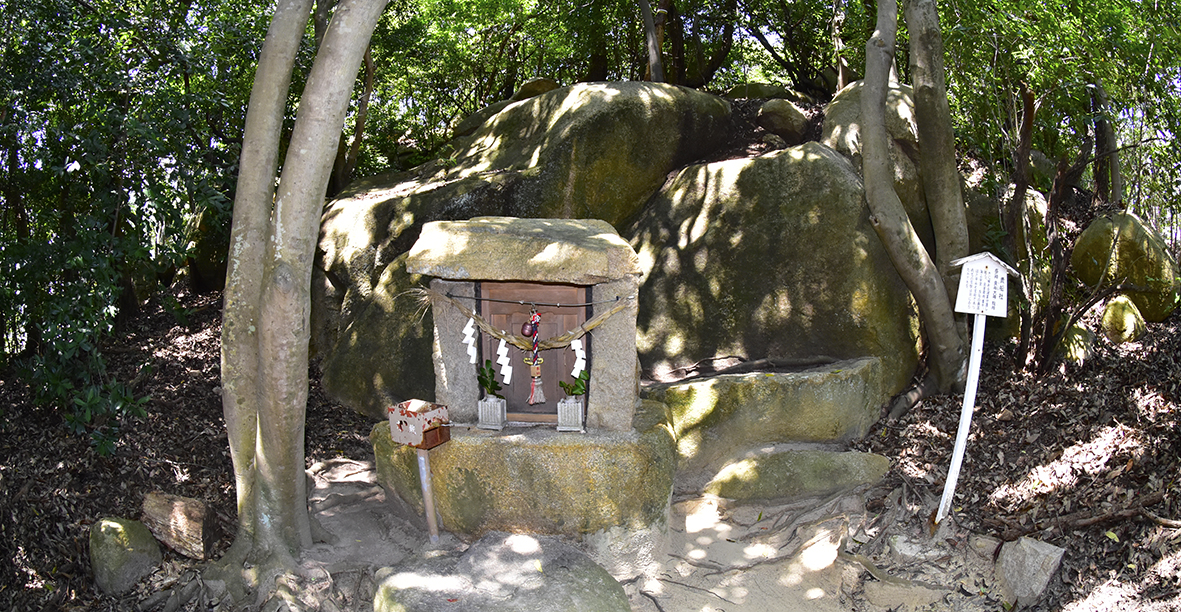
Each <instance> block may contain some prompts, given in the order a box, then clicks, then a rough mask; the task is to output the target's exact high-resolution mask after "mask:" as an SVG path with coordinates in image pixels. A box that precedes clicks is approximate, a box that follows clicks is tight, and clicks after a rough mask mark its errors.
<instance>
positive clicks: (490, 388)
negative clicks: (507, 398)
mask: <svg viewBox="0 0 1181 612" xmlns="http://www.w3.org/2000/svg"><path fill="white" fill-rule="evenodd" d="M476 380H478V381H480V388H481V389H483V390H484V397H499V398H501V399H504V396H503V395H501V394H499V393H497V391H500V389H501V386H500V383H498V382H496V370H494V369H492V360H491V359H485V360H484V365H483V366H481V367H480V369H479V370H478V371H477V373H476Z"/></svg>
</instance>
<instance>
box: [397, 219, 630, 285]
mask: <svg viewBox="0 0 1181 612" xmlns="http://www.w3.org/2000/svg"><path fill="white" fill-rule="evenodd" d="M406 270H407V271H408V272H410V273H411V274H426V275H428V276H434V277H438V278H443V279H447V280H473V281H474V280H488V281H496V280H503V281H526V282H534V283H567V284H572V285H594V284H599V283H604V282H609V281H612V280H618V279H621V278H625V277H627V276H632V275H635V276H638V275H639V274H640V265H639V258H638V257H637V256H636V252H635V251H634V250H632V248H631V246H630V245H629V244H628V243H627V242H626V241H624V239H623V238H621V237H620V236H619V234H618V233H617V232H616V231H615V228H613V227H611V225H610V224H609V223H607V222H606V221H600V220H598V219H519V218H516V217H476V218H474V219H470V220H467V221H433V222H431V223H427V224H426V225H424V226H423V228H422V234H421V235H420V236H419V238H418V241H417V242H415V243H414V247H413V248H412V249H410V254H409V256H408V257H407V259H406Z"/></svg>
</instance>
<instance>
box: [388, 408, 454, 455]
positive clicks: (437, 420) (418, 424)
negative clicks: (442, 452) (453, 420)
mask: <svg viewBox="0 0 1181 612" xmlns="http://www.w3.org/2000/svg"><path fill="white" fill-rule="evenodd" d="M387 412H388V413H389V415H390V438H392V439H393V440H394V442H397V443H399V444H405V445H407V446H413V447H415V448H421V449H424V450H427V449H432V448H434V447H436V446H438V445H440V444H442V443H444V442H446V441H448V440H450V439H451V428H450V427H448V426H447V423H448V417H447V407H446V406H444V405H442V404H432V403H430V402H425V401H423V400H409V401H405V402H402V403H400V404H398V405H396V406H392V407H391V408H389V409H388V410H387Z"/></svg>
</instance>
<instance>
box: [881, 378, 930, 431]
mask: <svg viewBox="0 0 1181 612" xmlns="http://www.w3.org/2000/svg"><path fill="white" fill-rule="evenodd" d="M938 390H939V385H938V383H937V381H936V380H935V376H934V375H933V374H931V373H930V372H928V373H927V375H926V376H924V377H923V379H922V380H920V381H919V382H918V383H917V384H915V385H914V386H912V387H911V388H909V389H907V390H906V391H904V392H902V393H900V394H898V396H897V397H895V398H894V402H893V403H892V404H891V405H890V416H889V417H888V418H889V420H891V421H894V420H897V419H900V418H902V416H903V415H905V414H906V413H907V412H909V411H910V409H911V408H914V406H915V404H917V403H919V402H921V401H922V400H923V398H924V397H930V396H932V395H934V394H935V393H936V392H937V391H938Z"/></svg>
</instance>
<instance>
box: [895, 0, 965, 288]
mask: <svg viewBox="0 0 1181 612" xmlns="http://www.w3.org/2000/svg"><path fill="white" fill-rule="evenodd" d="M906 24H907V27H908V28H909V29H910V61H911V78H912V81H913V85H914V112H915V116H916V117H918V122H917V123H918V136H919V170H920V172H921V173H922V176H923V191H924V192H925V193H926V196H927V210H928V211H930V214H931V225H932V227H933V228H934V230H935V267H936V268H937V269H938V270H939V275H940V276H941V277H942V278H943V279H944V281H945V285H946V288H947V295H948V299H950V300H951V302H952V303H953V304H954V303H955V294H956V290H957V289H958V287H959V283H958V279H959V273H958V271H953V270H952V268H951V262H952V261H954V260H956V259H959V258H961V257H964V256H966V255H968V220H967V215H966V213H965V212H964V196H963V191H961V189H960V180H961V179H960V172H959V169H957V168H956V163H955V132H954V130H953V129H952V127H951V108H950V107H949V106H948V103H947V79H946V76H945V73H944V70H943V35H942V34H941V33H940V30H939V11H938V9H937V8H936V7H935V0H910V2H908V3H907V4H906Z"/></svg>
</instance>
